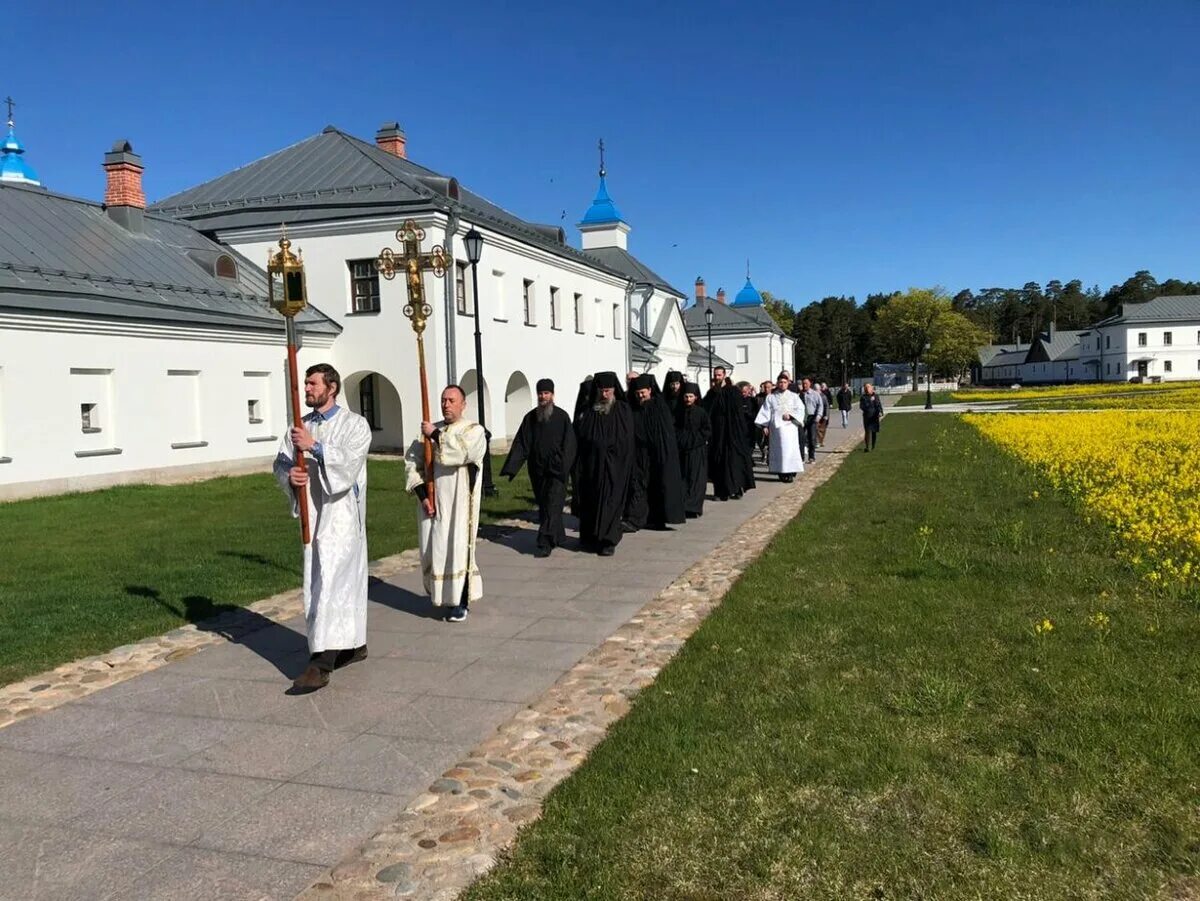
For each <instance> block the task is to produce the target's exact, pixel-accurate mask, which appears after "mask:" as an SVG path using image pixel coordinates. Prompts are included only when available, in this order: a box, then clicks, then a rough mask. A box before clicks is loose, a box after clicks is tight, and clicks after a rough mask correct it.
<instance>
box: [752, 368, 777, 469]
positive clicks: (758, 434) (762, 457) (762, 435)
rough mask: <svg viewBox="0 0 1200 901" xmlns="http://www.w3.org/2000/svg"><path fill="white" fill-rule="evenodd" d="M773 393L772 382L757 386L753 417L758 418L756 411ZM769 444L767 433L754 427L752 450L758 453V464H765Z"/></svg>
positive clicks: (773, 385) (773, 384)
mask: <svg viewBox="0 0 1200 901" xmlns="http://www.w3.org/2000/svg"><path fill="white" fill-rule="evenodd" d="M774 391H775V383H774V382H763V383H762V384H761V385H759V386H758V394H757V395H755V397H754V416H755V418H756V419H757V418H758V411H759V410H761V409H762V407H763V404H765V403H766V402H767V397H768V396H770V395H771V394H772V393H773V392H774ZM769 442H770V438H769V437H768V433H767V432H766V431H765V430H763V429H761V428H759V427H758V426H757V425H756V426H755V427H754V447H753V448H752V449H753V450H757V451H758V462H759V463H766V462H767V445H768V444H769Z"/></svg>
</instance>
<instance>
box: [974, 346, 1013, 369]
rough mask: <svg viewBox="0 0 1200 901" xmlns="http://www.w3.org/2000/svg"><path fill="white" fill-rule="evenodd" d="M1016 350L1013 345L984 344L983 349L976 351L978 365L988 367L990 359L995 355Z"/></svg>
mask: <svg viewBox="0 0 1200 901" xmlns="http://www.w3.org/2000/svg"><path fill="white" fill-rule="evenodd" d="M1016 349H1017V345H1015V344H986V345H984V346H983V347H981V348H979V351H978V354H979V365H980V366H990V365H991V361H992V358H993V357H995V356H996V355H997V354H1001V353H1004V352H1005V351H1010V350H1016Z"/></svg>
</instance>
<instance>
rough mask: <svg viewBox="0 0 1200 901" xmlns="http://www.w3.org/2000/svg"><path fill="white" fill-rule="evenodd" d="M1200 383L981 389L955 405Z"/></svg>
mask: <svg viewBox="0 0 1200 901" xmlns="http://www.w3.org/2000/svg"><path fill="white" fill-rule="evenodd" d="M1197 387H1200V383H1197V382H1194V381H1193V382H1159V383H1157V384H1155V383H1153V382H1088V383H1085V384H1081V385H1034V386H1031V387H1023V388H1016V389H1013V388H981V389H969V390H965V391H955V392H954V393H952V394H951V395H950V398H951V400H954V401H967V402H969V401H989V400H1048V399H1050V398H1055V397H1061V398H1073V397H1080V398H1084V397H1095V396H1096V395H1101V394H1125V395H1129V394H1141V393H1142V392H1156V391H1178V390H1179V389H1180V388H1197Z"/></svg>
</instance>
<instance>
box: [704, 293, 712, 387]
mask: <svg viewBox="0 0 1200 901" xmlns="http://www.w3.org/2000/svg"><path fill="white" fill-rule="evenodd" d="M712 321H713V311H712V307H708V308H707V309H706V310H705V311H704V324H705V326H707V328H708V381H709V383H710V384H711V382H712V377H713V367H712Z"/></svg>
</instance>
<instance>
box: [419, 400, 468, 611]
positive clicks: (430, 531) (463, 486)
mask: <svg viewBox="0 0 1200 901" xmlns="http://www.w3.org/2000/svg"><path fill="white" fill-rule="evenodd" d="M434 428H436V429H438V430H439V432H438V440H437V441H435V442H434V444H433V495H434V515H433V516H432V517H430V516H428V515H427V514H426V513H425V508H424V505H423V504H419V503H418V504H417V544H418V547H419V549H420V552H421V574H422V576H423V577H424V581H425V590H426V591H427V592H428V593H429V597H430V598H431V599H432V600H433V603H434V604H436V605H437V606H439V607H454V606H457V605H458V604H461V603H462V598H463V589H464V587H466V588H467V591H468V594H467V595H466V597H467V599H468V600H471V601H477V600H479V599H480V598H481V597H483V581H482V580H481V579H480V577H479V567H478V566H477V565H476V563H475V543H476V538H477V537H478V534H479V505H480V501H481V500H482V497H483V475H482V472H481V470H480V467H481V466H482V465H483V455H484V454H485V453H486V452H487V436H486V434H485V433H484V431H483V427H482V426H481V425H479V423H477V422H471V421H470V420H466V419H460V420H458V421H457V422H453V423H450V424H449V425H447V424H446V422H445V421H442V422H437V423H434ZM404 462H405V466H406V467H407V469H408V482H407V487H408V490H409V491H410V492H414V493H415V492H416V490H417V489H418V488H419V487H420V486H421V485H423V484H424V482H425V442H424V440H423V439H417V440H416V441H414V442H413V443H412V445H411V446H410V447H409V449H408V453H406V454H405V455H404Z"/></svg>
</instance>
